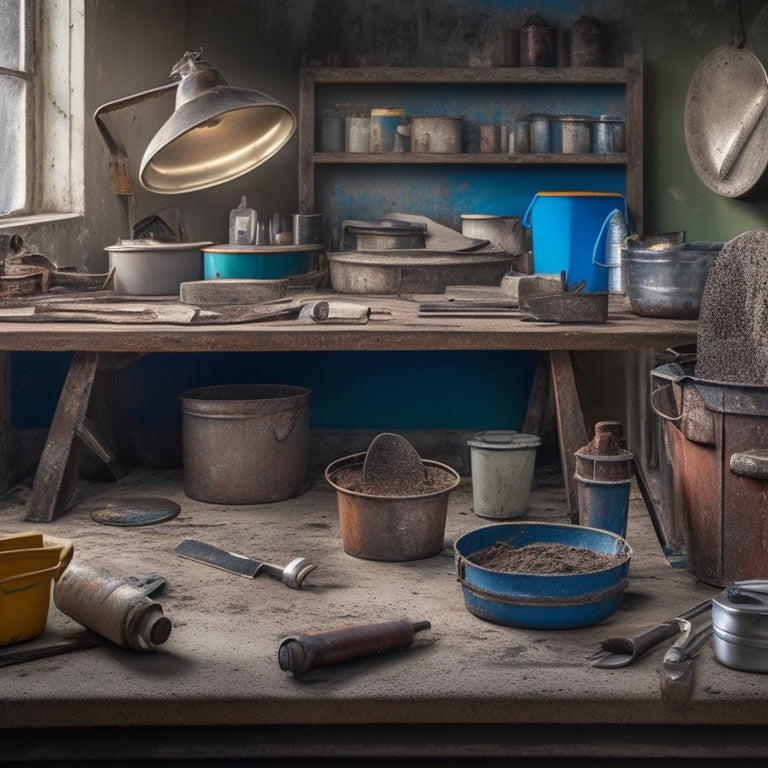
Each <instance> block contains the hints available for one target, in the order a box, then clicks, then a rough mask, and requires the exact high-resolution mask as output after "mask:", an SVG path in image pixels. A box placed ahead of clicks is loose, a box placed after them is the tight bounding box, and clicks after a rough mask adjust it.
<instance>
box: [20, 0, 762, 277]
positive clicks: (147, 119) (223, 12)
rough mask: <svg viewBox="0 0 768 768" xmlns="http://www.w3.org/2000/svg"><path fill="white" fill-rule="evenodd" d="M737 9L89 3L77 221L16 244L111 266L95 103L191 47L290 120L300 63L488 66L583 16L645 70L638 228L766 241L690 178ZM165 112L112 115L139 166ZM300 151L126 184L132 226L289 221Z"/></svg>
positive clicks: (220, 230) (754, 4)
mask: <svg viewBox="0 0 768 768" xmlns="http://www.w3.org/2000/svg"><path fill="white" fill-rule="evenodd" d="M734 6H735V3H731V2H726V1H725V0H675V1H674V2H669V0H629V1H627V2H619V1H618V0H592V1H589V0H581V1H580V2H565V1H564V0H541V2H538V3H535V4H530V3H521V2H514V0H507V1H506V2H504V0H461V1H460V0H456V1H455V2H440V1H435V0H433V2H427V1H426V0H399V1H398V0H392V2H387V3H385V2H381V1H380V0H250V1H249V0H217V2H213V3H212V2H210V0H130V2H128V1H127V0H87V2H86V4H85V10H86V62H85V72H86V107H85V112H86V115H85V120H86V136H87V145H86V153H85V171H86V173H85V178H86V211H85V214H86V215H85V218H84V219H83V220H82V221H77V222H76V223H75V225H70V224H63V225H53V226H46V227H44V228H42V229H36V230H33V229H29V230H28V229H23V230H22V234H23V235H24V236H25V239H27V240H30V241H32V242H34V243H35V244H36V245H38V247H39V248H40V250H42V251H43V252H45V253H47V254H49V255H52V256H54V257H55V258H57V259H58V260H59V261H60V262H62V263H66V264H72V265H77V266H81V267H82V268H84V269H86V270H88V271H102V270H103V269H104V268H105V267H106V255H105V253H104V251H103V248H104V247H105V246H106V245H110V244H112V243H114V242H115V240H116V239H117V238H118V236H120V235H121V234H123V228H124V218H125V210H126V207H125V205H124V204H123V203H121V201H120V200H118V199H117V198H116V197H115V195H114V194H113V193H112V191H111V188H110V185H109V177H108V172H107V159H108V158H107V152H106V149H105V147H104V145H103V142H102V141H101V137H100V136H99V135H98V132H97V130H96V128H95V126H94V125H93V121H92V114H93V112H94V110H95V109H96V108H97V107H98V106H99V105H100V104H102V103H104V102H106V101H110V100H113V99H116V98H119V97H121V96H125V95H129V94H132V93H135V92H138V91H142V90H146V89H149V88H154V87H157V86H159V85H162V84H163V83H165V82H167V78H168V74H169V72H170V68H171V66H172V65H173V63H175V62H176V61H177V60H178V59H179V58H180V56H181V54H182V53H183V52H184V51H185V50H188V49H196V48H198V47H200V46H202V47H203V48H204V53H205V56H206V58H207V59H208V60H210V61H211V62H212V63H214V64H215V65H216V66H217V67H218V68H219V69H220V70H221V72H222V73H223V74H224V76H225V77H226V78H227V79H228V80H229V81H230V83H232V84H233V85H241V86H246V87H253V88H258V89H260V90H264V91H265V92H267V93H269V94H271V95H273V96H274V97H276V98H278V99H281V100H283V101H284V102H285V103H286V104H287V105H288V106H289V107H292V108H293V109H298V69H299V66H300V64H301V63H302V61H304V62H310V61H312V62H322V63H326V64H341V65H355V64H385V65H389V64H391V65H409V64H422V65H434V66H438V65H487V64H495V63H498V60H499V58H500V56H501V51H502V50H503V48H502V46H503V36H504V33H505V32H506V30H508V29H511V28H514V27H518V26H520V25H521V24H522V23H524V22H525V20H526V19H527V18H528V16H529V15H530V14H531V13H533V12H536V11H538V12H539V13H540V14H541V15H542V16H543V17H544V18H545V19H546V20H547V21H548V22H549V23H551V24H555V25H558V26H562V27H567V26H569V25H570V24H571V23H572V22H573V21H574V20H575V19H576V18H577V17H578V16H579V15H580V14H581V13H591V14H593V15H594V16H596V17H597V18H600V19H602V20H604V21H606V22H607V23H608V24H610V27H611V36H612V41H613V43H612V51H613V54H614V56H620V55H621V54H622V53H623V52H627V53H632V52H636V53H641V54H642V56H643V58H644V63H645V83H646V88H645V116H646V125H645V136H646V147H645V161H646V163H645V190H646V192H645V195H646V199H645V213H646V231H667V230H678V229H685V230H687V232H688V237H689V239H696V240H727V239H730V238H731V237H734V236H735V235H737V234H739V233H740V232H743V231H747V230H749V229H763V228H765V227H766V221H768V201H766V200H765V199H757V200H754V199H752V200H730V199H727V198H723V197H720V196H718V195H716V194H715V193H713V192H711V191H710V190H708V189H707V188H706V187H705V186H704V185H703V184H702V183H701V182H700V181H699V179H698V178H697V177H696V175H695V174H694V172H693V170H692V168H691V165H690V162H689V161H688V156H687V152H686V148H685V140H684V135H683V109H684V105H685V98H686V92H687V88H688V85H689V83H690V80H691V77H692V75H693V72H694V70H695V68H696V66H697V64H698V63H699V62H700V61H701V59H702V58H703V57H704V56H705V55H707V54H708V53H709V52H710V51H712V50H713V49H714V48H716V47H717V46H719V45H723V44H725V43H728V42H729V41H730V40H731V34H732V28H733V17H734V12H733V9H734ZM742 6H743V15H744V21H745V25H746V32H747V42H746V44H747V47H748V48H749V49H750V50H752V51H753V52H754V53H755V54H756V55H757V56H758V57H759V58H760V59H761V61H763V62H764V63H765V62H768V34H767V33H766V32H767V30H768V3H767V2H764V0H742ZM171 109H172V103H171V97H164V99H161V100H158V101H157V102H154V103H153V104H145V105H142V106H141V107H140V108H138V109H137V110H136V111H135V113H133V114H131V113H127V114H125V115H121V116H120V117H119V118H118V116H115V122H114V127H115V128H116V129H117V130H118V131H119V133H120V135H121V136H122V138H123V139H124V141H125V142H126V145H127V147H128V149H129V151H130V152H131V159H132V163H133V167H134V170H135V169H136V168H137V167H138V163H139V161H140V158H141V154H142V152H143V147H144V146H145V144H146V143H147V141H148V140H149V138H150V137H151V135H152V134H153V133H154V131H155V130H156V129H157V128H158V127H159V125H160V124H161V123H162V120H163V119H164V116H165V115H166V114H168V113H169V112H170V110H171ZM297 156H298V147H297V139H296V138H294V139H292V140H291V142H290V144H289V145H288V146H287V147H286V148H285V149H284V150H283V151H282V152H281V153H280V154H279V155H278V156H277V157H275V158H273V159H272V160H270V161H269V162H268V163H266V164H265V165H264V166H262V167H261V168H258V169H256V170H255V171H253V172H252V173H250V174H248V175H247V176H245V177H243V178H241V179H239V180H237V181H234V182H231V183H229V184H225V185H222V186H220V187H216V188H213V189H211V190H206V191H203V192H198V193H194V194H189V195H181V196H175V195H171V196H158V195H150V194H148V193H147V192H145V191H144V190H142V189H140V188H137V190H136V197H135V201H133V202H132V206H133V207H132V209H131V215H132V216H133V218H134V219H138V218H141V217H142V216H145V215H148V214H151V213H154V212H156V211H158V210H160V209H162V208H164V207H166V206H179V207H180V208H181V209H182V210H183V212H184V214H185V219H186V222H187V225H188V229H189V231H190V234H191V235H192V237H194V238H196V239H197V238H199V239H211V240H214V241H223V240H224V239H225V237H226V222H227V212H228V211H229V210H230V208H232V207H234V206H235V205H236V204H237V203H238V201H239V199H240V196H241V195H243V194H245V195H247V196H248V199H249V200H251V201H253V203H254V204H255V205H256V206H257V207H258V208H260V209H262V210H265V211H269V210H273V211H282V212H286V213H290V212H295V210H296V208H297V196H298V195H297V187H298V184H297Z"/></svg>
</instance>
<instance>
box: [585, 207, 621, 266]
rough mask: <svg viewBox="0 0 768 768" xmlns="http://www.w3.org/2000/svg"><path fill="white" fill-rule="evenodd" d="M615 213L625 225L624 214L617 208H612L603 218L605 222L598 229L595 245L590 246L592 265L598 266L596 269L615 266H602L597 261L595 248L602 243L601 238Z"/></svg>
mask: <svg viewBox="0 0 768 768" xmlns="http://www.w3.org/2000/svg"><path fill="white" fill-rule="evenodd" d="M617 213H618V214H619V215H620V216H622V217H623V218H624V222H625V223H626V216H624V214H623V213H622V212H621V211H620V210H619V209H618V208H614V209H613V210H612V211H611V212H610V213H609V214H608V215H607V216H606V217H605V220H604V221H603V226H602V227H600V232H599V233H598V235H597V240H595V244H594V245H593V246H592V263H593V264H594V265H595V266H598V267H614V266H616V265H615V264H603V262H602V261H598V260H597V246H598V245H600V243H601V242H602V240H603V236H604V235H605V231H606V229H608V224H609V223H610V221H611V219H612V218H613V217H614V215H615V214H617Z"/></svg>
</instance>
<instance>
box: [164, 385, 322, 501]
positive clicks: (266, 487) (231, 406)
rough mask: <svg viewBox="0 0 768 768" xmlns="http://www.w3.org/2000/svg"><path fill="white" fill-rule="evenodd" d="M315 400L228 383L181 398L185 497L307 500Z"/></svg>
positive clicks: (298, 391)
mask: <svg viewBox="0 0 768 768" xmlns="http://www.w3.org/2000/svg"><path fill="white" fill-rule="evenodd" d="M310 394H311V393H310V390H308V389H305V388H304V387H297V386H290V385H283V384H230V385H222V386H214V387H200V388H198V389H190V390H187V391H186V392H183V393H182V394H181V395H179V397H180V399H181V402H182V455H183V462H184V493H186V495H187V496H189V497H190V498H192V499H197V500H198V501H207V502H212V503H218V504H260V503H266V502H270V501H281V500H282V499H290V498H292V497H294V496H298V495H299V494H300V493H303V492H304V491H305V490H306V482H307V465H308V457H309V396H310Z"/></svg>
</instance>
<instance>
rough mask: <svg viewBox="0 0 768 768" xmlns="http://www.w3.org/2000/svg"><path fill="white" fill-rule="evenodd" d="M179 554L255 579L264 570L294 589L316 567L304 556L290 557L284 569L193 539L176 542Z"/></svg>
mask: <svg viewBox="0 0 768 768" xmlns="http://www.w3.org/2000/svg"><path fill="white" fill-rule="evenodd" d="M173 551H174V552H175V553H176V554H177V555H181V557H186V558H187V559H188V560H195V561H197V562H198V563H205V565H212V566H213V567H214V568H220V569H221V570H223V571H229V572H230V573H236V574H238V575H239V576H245V577H247V578H249V579H255V578H256V577H257V576H260V575H261V574H262V573H265V574H266V575H267V576H271V577H272V578H273V579H277V580H278V581H282V582H283V584H287V585H288V586H289V587H293V588H294V589H301V584H302V582H303V581H304V579H305V578H306V577H307V575H308V574H309V573H310V571H314V570H315V568H317V566H316V565H313V564H312V563H310V562H309V560H307V559H305V558H303V557H297V558H296V559H295V560H291V562H290V563H288V565H286V566H285V568H281V567H280V566H279V565H271V564H270V563H264V562H261V561H259V560H252V559H251V558H249V557H245V556H244V555H237V554H235V553H234V552H227V551H226V550H224V549H219V547H214V546H213V545H212V544H206V543H205V542H202V541H195V540H194V539H185V540H184V541H182V542H181V543H180V544H178V545H176V547H175V548H174V550H173Z"/></svg>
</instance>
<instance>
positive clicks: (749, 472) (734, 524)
mask: <svg viewBox="0 0 768 768" xmlns="http://www.w3.org/2000/svg"><path fill="white" fill-rule="evenodd" d="M689 367H690V368H691V370H692V366H691V365H689V366H686V367H685V368H684V367H683V366H682V365H680V364H679V363H667V364H664V365H662V366H659V367H657V368H654V369H653V371H651V405H652V407H653V410H654V411H655V412H656V413H657V414H658V415H659V416H661V417H662V419H664V422H665V434H666V440H667V450H668V451H669V454H670V459H671V462H672V487H673V496H674V499H673V503H672V518H673V525H674V527H675V530H674V531H673V532H670V533H671V535H672V537H673V538H678V539H679V544H678V546H680V547H682V549H683V550H684V552H685V555H686V558H687V566H686V567H687V568H688V570H689V571H690V572H691V573H693V574H694V575H695V576H696V577H697V578H699V579H701V580H702V581H704V582H707V583H709V584H714V585H716V586H725V585H727V584H729V583H731V582H734V581H743V580H750V579H761V578H766V577H768V547H766V541H768V507H767V506H766V504H765V499H766V494H767V493H768V452H767V451H766V450H765V449H766V448H767V447H768V387H765V386H761V385H754V384H732V383H724V382H717V381H707V380H705V379H699V378H695V377H694V376H693V375H691V374H690V372H689V371H688V370H687V368H689Z"/></svg>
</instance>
